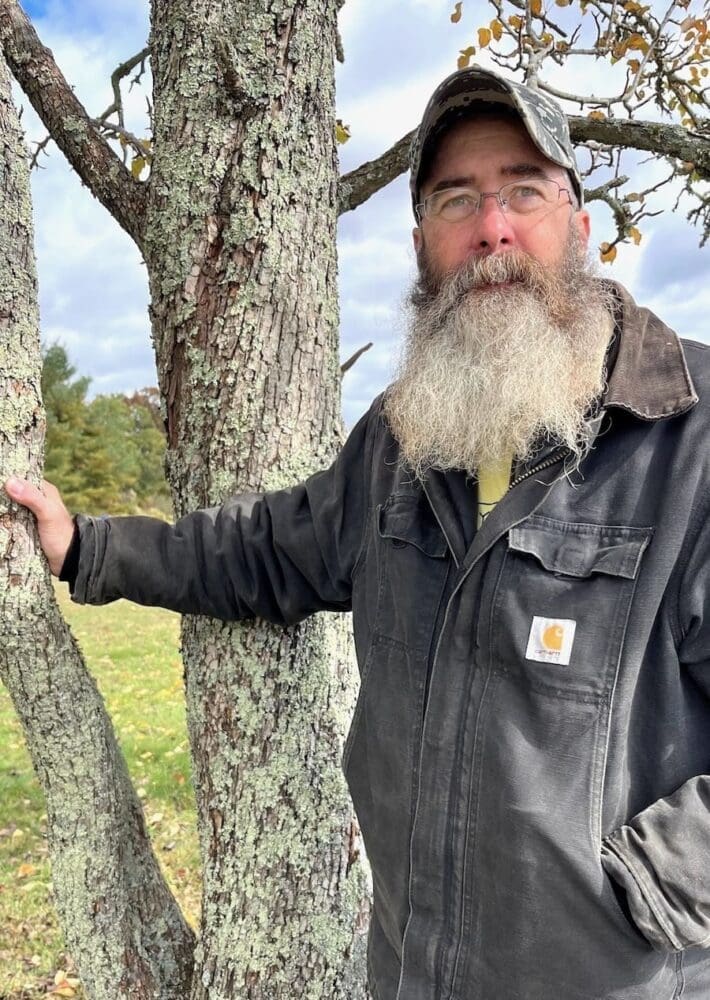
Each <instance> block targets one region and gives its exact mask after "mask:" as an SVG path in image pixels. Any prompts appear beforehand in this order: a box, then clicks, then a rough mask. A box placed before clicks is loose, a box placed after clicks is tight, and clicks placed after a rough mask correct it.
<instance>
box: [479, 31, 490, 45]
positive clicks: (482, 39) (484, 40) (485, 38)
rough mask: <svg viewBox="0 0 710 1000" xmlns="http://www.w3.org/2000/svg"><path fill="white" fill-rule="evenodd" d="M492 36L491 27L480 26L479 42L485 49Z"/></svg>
mask: <svg viewBox="0 0 710 1000" xmlns="http://www.w3.org/2000/svg"><path fill="white" fill-rule="evenodd" d="M491 38H492V35H491V32H490V29H489V28H479V29H478V44H479V45H480V47H481V48H482V49H485V47H486V45H488V43H489V42H490V40H491Z"/></svg>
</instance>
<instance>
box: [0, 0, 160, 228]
mask: <svg viewBox="0 0 710 1000" xmlns="http://www.w3.org/2000/svg"><path fill="white" fill-rule="evenodd" d="M0 45H1V46H2V48H3V49H4V51H5V57H6V59H7V62H8V65H9V67H10V69H11V70H12V73H13V75H14V77H15V79H16V80H17V82H18V83H19V84H20V86H21V87H22V89H23V91H24V92H25V94H26V95H27V97H28V99H29V101H30V103H31V104H32V106H33V108H34V109H35V111H36V112H37V114H38V115H39V117H40V118H41V119H42V122H43V123H44V125H45V127H46V128H47V130H48V132H49V133H50V135H51V136H52V138H53V139H54V141H55V142H56V144H57V145H58V146H59V148H60V149H61V151H62V152H63V153H64V155H65V156H66V158H67V159H68V160H69V163H70V164H71V165H72V167H73V168H74V169H75V170H76V172H77V173H78V175H79V177H80V178H81V179H82V181H83V182H84V183H85V184H86V186H87V187H88V188H89V190H90V191H91V193H92V194H93V195H94V197H95V198H97V199H98V200H99V201H100V202H101V204H102V205H103V206H104V208H106V209H108V211H109V212H110V213H111V215H113V217H114V218H115V219H116V221H117V222H118V224H119V225H120V226H121V227H122V228H123V229H125V231H126V232H127V233H128V234H129V236H131V237H132V238H133V239H134V240H135V242H136V243H137V244H138V246H139V247H140V245H141V240H142V233H143V225H144V219H145V201H146V191H145V188H144V187H143V185H141V184H140V182H138V181H135V180H134V179H133V178H132V177H131V175H130V173H129V171H128V170H126V168H125V167H124V165H123V164H122V163H121V160H120V159H119V157H118V156H117V155H116V154H115V153H114V151H113V150H112V149H111V147H110V146H109V145H108V143H107V142H106V141H105V140H104V139H103V138H101V136H100V135H99V134H98V133H97V131H96V129H95V128H94V126H93V125H92V124H91V121H90V119H89V116H88V115H87V113H86V110H85V109H84V107H83V105H82V104H81V102H80V101H79V100H78V99H77V98H76V96H75V95H74V93H73V91H72V89H71V87H70V86H69V84H68V83H67V81H66V80H65V78H64V76H63V75H62V73H61V71H60V70H59V68H58V66H57V64H56V63H55V61H54V57H53V55H52V53H51V52H50V50H49V49H48V48H45V46H44V45H42V42H41V41H40V39H39V38H38V36H37V33H36V31H35V30H34V28H33V27H32V24H31V23H30V21H29V19H28V17H27V15H26V14H25V13H24V11H23V10H22V9H21V8H20V7H19V5H18V3H17V0H0Z"/></svg>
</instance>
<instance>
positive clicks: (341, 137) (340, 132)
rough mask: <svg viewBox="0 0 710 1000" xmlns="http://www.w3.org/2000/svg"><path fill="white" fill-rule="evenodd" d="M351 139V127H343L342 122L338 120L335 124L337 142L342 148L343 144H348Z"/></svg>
mask: <svg viewBox="0 0 710 1000" xmlns="http://www.w3.org/2000/svg"><path fill="white" fill-rule="evenodd" d="M349 138H350V126H349V125H343V123H342V122H341V120H340V119H339V118H338V120H337V121H336V123H335V141H336V142H338V143H340V145H341V146H342V145H343V143H346V142H347V141H348V139H349Z"/></svg>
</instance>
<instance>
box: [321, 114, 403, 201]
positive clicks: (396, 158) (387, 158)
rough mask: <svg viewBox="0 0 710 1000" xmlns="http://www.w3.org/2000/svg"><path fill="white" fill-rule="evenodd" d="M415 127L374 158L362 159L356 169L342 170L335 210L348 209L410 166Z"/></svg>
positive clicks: (365, 199)
mask: <svg viewBox="0 0 710 1000" xmlns="http://www.w3.org/2000/svg"><path fill="white" fill-rule="evenodd" d="M413 138H414V131H412V132H408V133H407V134H406V135H405V136H402V138H401V139H400V140H399V142H396V143H395V144H394V146H392V147H391V148H390V149H388V150H387V152H386V153H383V154H382V156H378V158H377V159H376V160H371V161H369V162H367V163H363V164H362V166H359V167H358V168H357V169H356V170H351V171H350V173H347V174H343V176H342V177H341V178H340V185H339V193H338V200H339V207H338V214H339V215H342V213H343V212H350V211H351V210H352V209H353V208H357V207H358V205H362V203H363V202H364V201H367V199H368V198H370V197H371V196H372V195H373V194H375V193H376V192H377V191H379V190H380V188H383V187H386V186H387V184H389V183H390V181H393V180H394V179H395V177H399V175H400V174H403V173H404V171H405V170H406V169H407V167H408V166H409V147H410V145H411V143H412V139H413Z"/></svg>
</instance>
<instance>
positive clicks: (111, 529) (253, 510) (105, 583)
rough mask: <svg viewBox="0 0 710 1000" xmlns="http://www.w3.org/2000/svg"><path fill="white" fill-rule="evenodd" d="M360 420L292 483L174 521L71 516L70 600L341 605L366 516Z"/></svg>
mask: <svg viewBox="0 0 710 1000" xmlns="http://www.w3.org/2000/svg"><path fill="white" fill-rule="evenodd" d="M374 409H375V407H374V406H373V408H372V409H371V411H370V413H372V412H373V411H374ZM368 417H369V415H368V414H366V415H365V416H364V417H363V418H362V419H361V420H360V422H359V423H358V424H357V426H356V427H355V428H354V430H353V431H352V433H351V434H350V436H349V438H348V440H347V442H346V443H345V445H344V447H343V449H342V451H341V452H340V454H339V456H338V458H337V459H336V461H335V462H334V463H333V465H332V466H331V467H330V468H329V469H326V470H325V471H323V472H319V473H317V474H316V475H314V476H311V477H310V478H309V479H308V480H306V482H304V483H301V484H299V485H297V486H294V487H292V488H289V489H284V490H279V491H276V492H273V493H264V494H254V493H245V494H242V495H239V496H234V497H232V498H231V499H229V500H227V501H226V502H225V503H224V504H223V505H222V506H221V507H216V508H212V509H206V510H198V511H195V512H194V513H192V514H189V515H187V516H186V517H183V518H181V519H180V520H179V521H177V523H176V524H166V523H164V522H162V521H160V520H158V519H156V518H150V517H108V518H92V517H85V516H83V515H79V517H78V518H77V524H78V528H79V532H80V544H79V553H80V554H79V567H78V572H77V575H76V580H75V584H74V588H73V593H72V598H73V600H74V601H76V602H77V603H79V604H106V603H108V602H109V601H114V600H116V599H117V598H120V597H125V598H127V599H128V600H131V601H135V602H136V603H138V604H149V605H159V606H161V607H164V608H169V609H171V610H173V611H179V612H182V613H184V614H204V615H211V616H213V617H215V618H222V619H224V620H237V619H242V618H253V617H260V618H265V619H267V620H269V621H272V622H275V623H278V624H283V625H290V624H294V623H295V622H298V621H300V620H301V619H303V618H305V617H306V616H307V615H309V614H311V613H313V612H314V611H325V610H330V611H347V610H349V609H350V604H351V578H352V573H353V570H354V567H355V564H356V562H357V558H358V554H359V551H360V547H361V544H362V539H363V534H364V528H365V524H366V522H367V503H368V482H367V480H368V479H369V458H368V454H367V452H368V448H369V435H368V427H369V419H368Z"/></svg>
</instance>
